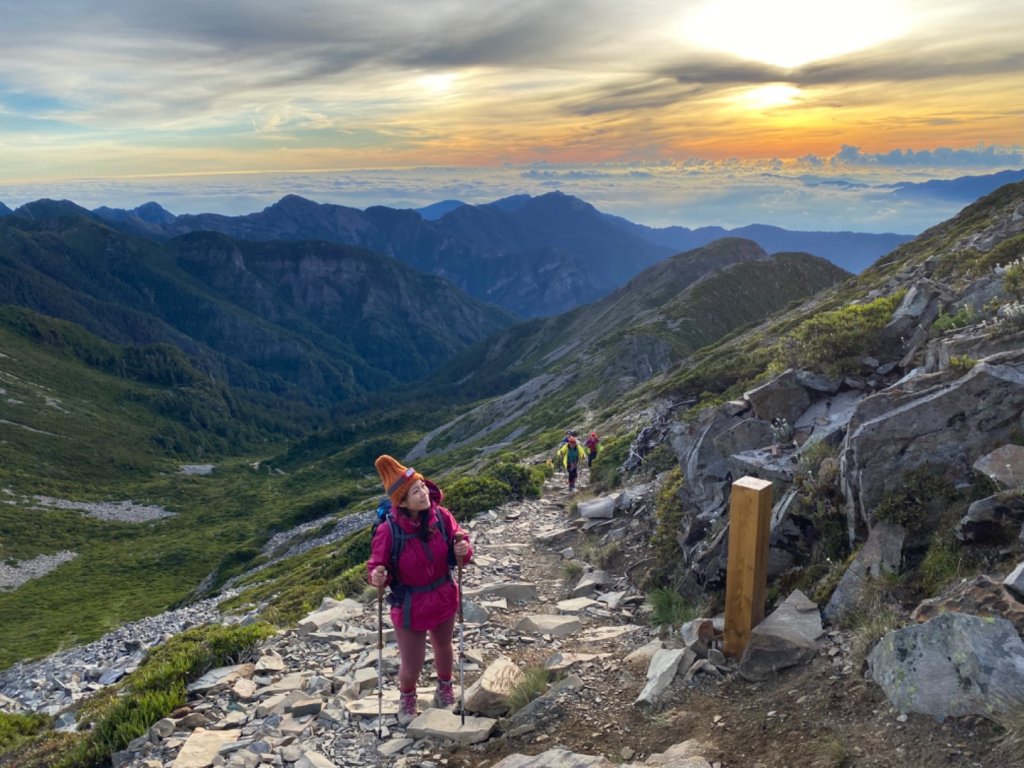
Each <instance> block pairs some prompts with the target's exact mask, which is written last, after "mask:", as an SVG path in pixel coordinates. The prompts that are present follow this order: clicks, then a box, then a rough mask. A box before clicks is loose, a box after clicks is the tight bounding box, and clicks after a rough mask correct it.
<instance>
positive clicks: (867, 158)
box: [830, 145, 1024, 168]
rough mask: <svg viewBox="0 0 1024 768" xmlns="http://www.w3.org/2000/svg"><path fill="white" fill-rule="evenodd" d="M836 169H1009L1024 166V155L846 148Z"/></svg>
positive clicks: (1002, 150)
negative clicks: (854, 167) (855, 166)
mask: <svg viewBox="0 0 1024 768" xmlns="http://www.w3.org/2000/svg"><path fill="white" fill-rule="evenodd" d="M830 163H831V164H832V165H864V166H888V167H892V168H912V167H915V166H916V167H924V168H1008V167H1014V166H1024V151H1022V150H1021V149H1020V148H1018V147H991V146H990V147H976V148H974V149H951V148H949V147H938V148H936V149H921V150H913V149H906V150H903V149H894V150H891V151H889V152H877V153H875V152H868V153H864V152H861V151H860V148H859V147H853V146H849V145H843V147H842V148H841V149H840V150H839V151H838V152H837V153H836V154H834V155H833V156H832V157H831V158H830Z"/></svg>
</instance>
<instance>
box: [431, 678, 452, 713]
mask: <svg viewBox="0 0 1024 768" xmlns="http://www.w3.org/2000/svg"><path fill="white" fill-rule="evenodd" d="M434 706H435V707H438V708H439V709H451V708H452V707H454V706H455V690H454V689H453V688H452V681H451V680H438V681H437V690H436V691H434Z"/></svg>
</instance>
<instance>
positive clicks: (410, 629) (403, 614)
mask: <svg viewBox="0 0 1024 768" xmlns="http://www.w3.org/2000/svg"><path fill="white" fill-rule="evenodd" d="M374 463H375V465H376V467H377V472H378V473H379V474H380V477H381V480H382V481H383V483H384V492H385V493H386V494H387V495H388V497H389V498H390V500H391V512H390V513H389V520H388V524H386V525H385V524H382V525H378V526H377V529H376V531H375V532H374V535H373V541H372V542H371V543H370V559H369V561H368V562H367V568H368V570H369V578H370V583H371V584H372V585H373V586H375V587H377V588H378V589H381V588H383V587H384V586H386V585H389V586H390V587H391V589H390V592H389V594H388V601H389V602H390V604H391V623H392V624H393V625H394V628H395V638H396V639H397V641H398V656H399V667H398V688H399V691H400V699H399V708H398V722H399V724H400V725H408V724H409V723H410V722H412V720H413V718H415V717H416V683H417V681H418V680H419V677H420V673H421V672H422V671H423V663H424V659H425V658H426V641H427V636H428V635H429V637H430V644H431V646H432V647H433V649H434V668H435V670H436V672H437V691H436V692H435V693H434V704H435V706H438V707H442V708H445V709H451V708H452V707H454V706H455V692H454V691H453V689H452V670H453V666H454V658H455V649H454V646H453V643H452V634H453V632H454V629H455V618H456V614H457V613H458V609H459V593H458V587H457V586H456V584H455V582H454V580H453V579H452V576H451V569H452V567H453V566H454V565H455V562H456V558H457V559H458V560H459V561H461V562H462V563H463V564H465V563H467V562H469V561H470V560H471V559H472V557H473V548H472V546H471V545H470V543H469V536H468V535H467V534H466V532H465V531H464V530H463V529H462V528H461V527H460V526H459V524H458V523H457V522H456V520H455V517H454V516H453V515H452V513H451V512H449V511H448V510H447V509H445V508H444V507H442V506H441V500H442V499H443V497H444V496H443V494H442V493H441V489H440V488H438V487H437V486H436V485H434V484H433V483H432V482H430V481H429V480H427V479H426V478H425V477H423V475H421V474H420V473H419V472H417V471H416V470H415V469H413V468H412V467H403V466H402V465H401V464H399V463H398V461H396V460H395V459H393V458H392V457H391V456H387V455H384V456H380V457H378V458H377V461H376V462H374ZM396 535H397V539H396ZM393 557H394V562H392V558H393Z"/></svg>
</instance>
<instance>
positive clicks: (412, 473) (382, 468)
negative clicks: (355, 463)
mask: <svg viewBox="0 0 1024 768" xmlns="http://www.w3.org/2000/svg"><path fill="white" fill-rule="evenodd" d="M373 465H374V466H375V467H377V473H378V474H379V475H380V479H381V480H382V481H383V483H384V493H386V494H387V495H388V497H389V498H390V499H391V503H392V504H394V505H395V506H396V507H397V506H398V505H399V504H400V503H401V502H402V499H404V498H405V494H406V493H408V492H409V486H411V485H412V484H413V483H414V482H416V481H417V480H423V479H424V478H423V475H421V474H420V473H419V472H417V471H416V470H415V469H413V468H412V467H403V466H402V465H401V464H400V463H399V462H398V460H397V459H394V458H392V457H391V456H388V455H387V454H384V455H383V456H378V457H377V460H376V461H375V462H373Z"/></svg>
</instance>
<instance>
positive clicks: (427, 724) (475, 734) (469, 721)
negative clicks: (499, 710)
mask: <svg viewBox="0 0 1024 768" xmlns="http://www.w3.org/2000/svg"><path fill="white" fill-rule="evenodd" d="M465 719H466V722H465V723H463V722H462V716H461V715H456V714H455V713H454V712H451V711H449V710H447V709H428V710H426V711H425V712H424V713H423V714H421V715H420V716H419V717H417V718H416V719H415V720H413V721H412V722H411V723H409V725H408V727H407V728H406V730H405V732H406V735H407V736H409V737H411V738H413V739H423V738H428V737H431V736H433V737H439V738H442V739H451V740H452V741H457V742H458V743H460V744H479V743H480V742H482V741H487V739H488V737H490V735H491V732H492V731H493V730H494V727H495V726H496V725H497V724H498V721H497V720H495V719H493V718H490V717H474V716H472V715H466V718H465Z"/></svg>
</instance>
